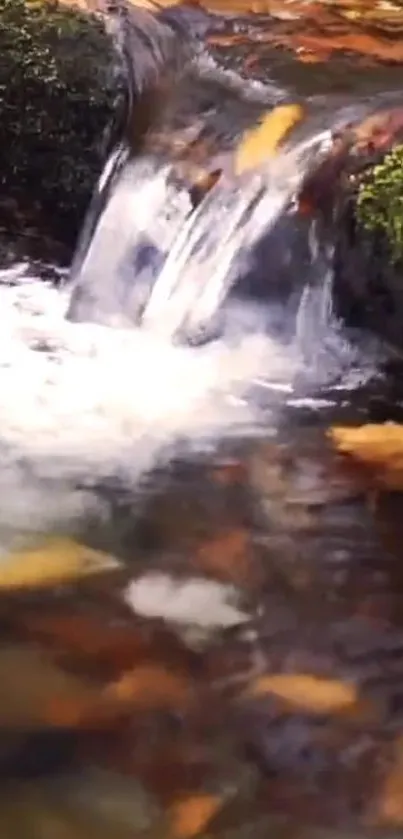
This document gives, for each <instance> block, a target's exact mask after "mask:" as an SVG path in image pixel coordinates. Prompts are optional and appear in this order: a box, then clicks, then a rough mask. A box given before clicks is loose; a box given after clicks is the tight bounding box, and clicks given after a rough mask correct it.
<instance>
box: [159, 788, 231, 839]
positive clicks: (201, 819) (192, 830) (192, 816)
mask: <svg viewBox="0 0 403 839" xmlns="http://www.w3.org/2000/svg"><path fill="white" fill-rule="evenodd" d="M221 806H222V800H221V798H219V797H218V796H216V795H191V796H189V797H187V798H184V799H182V800H181V801H176V802H175V803H174V804H172V806H171V807H170V808H169V821H170V825H171V832H172V834H173V835H174V836H177V837H178V839H191V837H193V836H197V835H198V834H199V833H201V832H202V830H204V829H205V828H206V826H207V825H208V823H209V822H210V821H211V819H212V818H213V817H214V816H215V815H216V813H217V811H218V810H219V809H220V807H221Z"/></svg>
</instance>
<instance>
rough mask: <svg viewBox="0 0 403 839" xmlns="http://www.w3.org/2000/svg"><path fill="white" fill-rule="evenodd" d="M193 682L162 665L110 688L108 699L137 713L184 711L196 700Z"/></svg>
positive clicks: (124, 678)
mask: <svg viewBox="0 0 403 839" xmlns="http://www.w3.org/2000/svg"><path fill="white" fill-rule="evenodd" d="M192 693H193V691H192V684H191V681H190V679H187V678H186V677H185V676H182V675H179V674H177V673H169V672H168V670H166V669H165V668H164V667H162V666H159V665H156V664H155V665H152V664H149V665H144V666H142V667H136V668H134V669H133V670H130V671H129V672H127V673H125V674H124V675H123V676H122V677H121V678H120V679H118V681H116V682H113V683H112V684H110V685H108V687H107V688H106V689H105V691H104V697H105V698H108V699H110V700H113V701H118V702H120V703H121V704H122V705H127V706H130V708H133V709H140V708H144V709H152V710H157V709H173V710H177V709H178V708H180V709H183V708H185V707H187V706H188V705H189V703H190V701H191V698H192Z"/></svg>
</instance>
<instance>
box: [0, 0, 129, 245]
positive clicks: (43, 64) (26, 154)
mask: <svg viewBox="0 0 403 839" xmlns="http://www.w3.org/2000/svg"><path fill="white" fill-rule="evenodd" d="M114 65H116V56H115V55H114V49H113V46H112V43H111V40H110V38H109V36H108V35H107V34H106V32H105V29H104V27H103V25H102V23H101V22H100V21H98V20H97V19H95V18H89V17H87V16H85V15H83V14H81V13H79V12H77V11H73V10H71V9H68V8H66V7H58V6H57V5H55V3H53V4H52V5H50V4H49V3H46V2H43V3H39V4H38V3H36V4H35V5H34V4H32V5H28V4H26V3H25V2H24V0H0V179H1V194H0V211H1V216H2V221H3V224H4V215H5V212H4V210H3V211H2V206H3V207H4V204H5V205H6V206H10V199H11V201H12V200H17V201H18V202H20V203H21V202H22V204H23V205H24V206H29V207H31V208H32V207H34V208H35V212H37V213H38V217H39V216H40V217H42V218H44V219H46V220H47V224H48V225H49V228H50V229H51V228H52V227H54V228H55V232H57V233H59V234H60V235H61V236H62V238H65V239H66V240H70V241H73V240H74V237H75V235H76V233H77V230H78V228H79V226H80V223H81V220H82V217H83V214H84V212H85V209H86V207H87V204H88V201H89V199H90V196H91V192H92V190H93V187H94V183H95V182H96V179H97V177H98V175H99V172H100V170H101V167H102V163H103V159H104V155H105V128H106V126H107V125H108V123H110V121H111V118H112V116H113V114H114V112H115V106H116V95H117V88H118V84H117V77H116V73H114V72H113V67H114ZM6 215H7V213H6ZM56 228H57V230H56Z"/></svg>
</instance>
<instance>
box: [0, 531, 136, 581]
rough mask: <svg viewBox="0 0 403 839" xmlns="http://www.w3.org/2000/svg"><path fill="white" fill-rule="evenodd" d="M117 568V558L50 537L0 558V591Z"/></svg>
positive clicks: (118, 565)
mask: <svg viewBox="0 0 403 839" xmlns="http://www.w3.org/2000/svg"><path fill="white" fill-rule="evenodd" d="M119 567H120V564H119V562H118V560H116V559H115V558H114V557H112V556H110V555H109V554H104V553H101V552H100V551H95V550H93V549H92V548H88V547H87V546H86V545H79V544H78V543H77V542H74V541H73V540H71V539H64V538H59V539H53V540H51V541H48V542H46V543H45V544H44V545H42V546H40V547H38V548H32V549H28V550H23V551H17V552H16V553H12V554H9V555H8V556H6V557H4V558H3V559H0V591H1V590H3V591H10V590H14V589H27V588H32V589H36V588H45V587H48V586H55V585H58V584H61V583H71V582H73V581H74V580H79V579H81V578H85V577H88V576H92V575H93V574H100V573H105V572H106V571H112V570H117V569H118V568H119Z"/></svg>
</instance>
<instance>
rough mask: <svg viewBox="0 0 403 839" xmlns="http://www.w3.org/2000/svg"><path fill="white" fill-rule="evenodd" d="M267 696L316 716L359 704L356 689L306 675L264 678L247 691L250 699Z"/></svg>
mask: <svg viewBox="0 0 403 839" xmlns="http://www.w3.org/2000/svg"><path fill="white" fill-rule="evenodd" d="M267 695H272V696H275V697H277V698H278V699H282V700H284V701H285V702H287V703H288V704H290V705H291V706H293V707H295V708H298V709H299V710H301V711H306V712H308V713H309V712H310V713H314V714H331V713H336V712H340V711H345V710H348V709H349V708H352V707H353V706H354V705H355V704H356V703H357V691H356V688H355V686H354V685H352V684H348V683H346V682H341V681H338V680H337V679H324V678H320V677H319V676H311V675H309V674H303V673H301V674H300V673H279V674H275V675H273V676H260V677H259V678H258V679H256V680H255V681H254V682H253V683H252V684H251V685H250V686H249V687H248V688H247V690H246V696H248V697H251V698H259V697H261V696H267Z"/></svg>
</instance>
